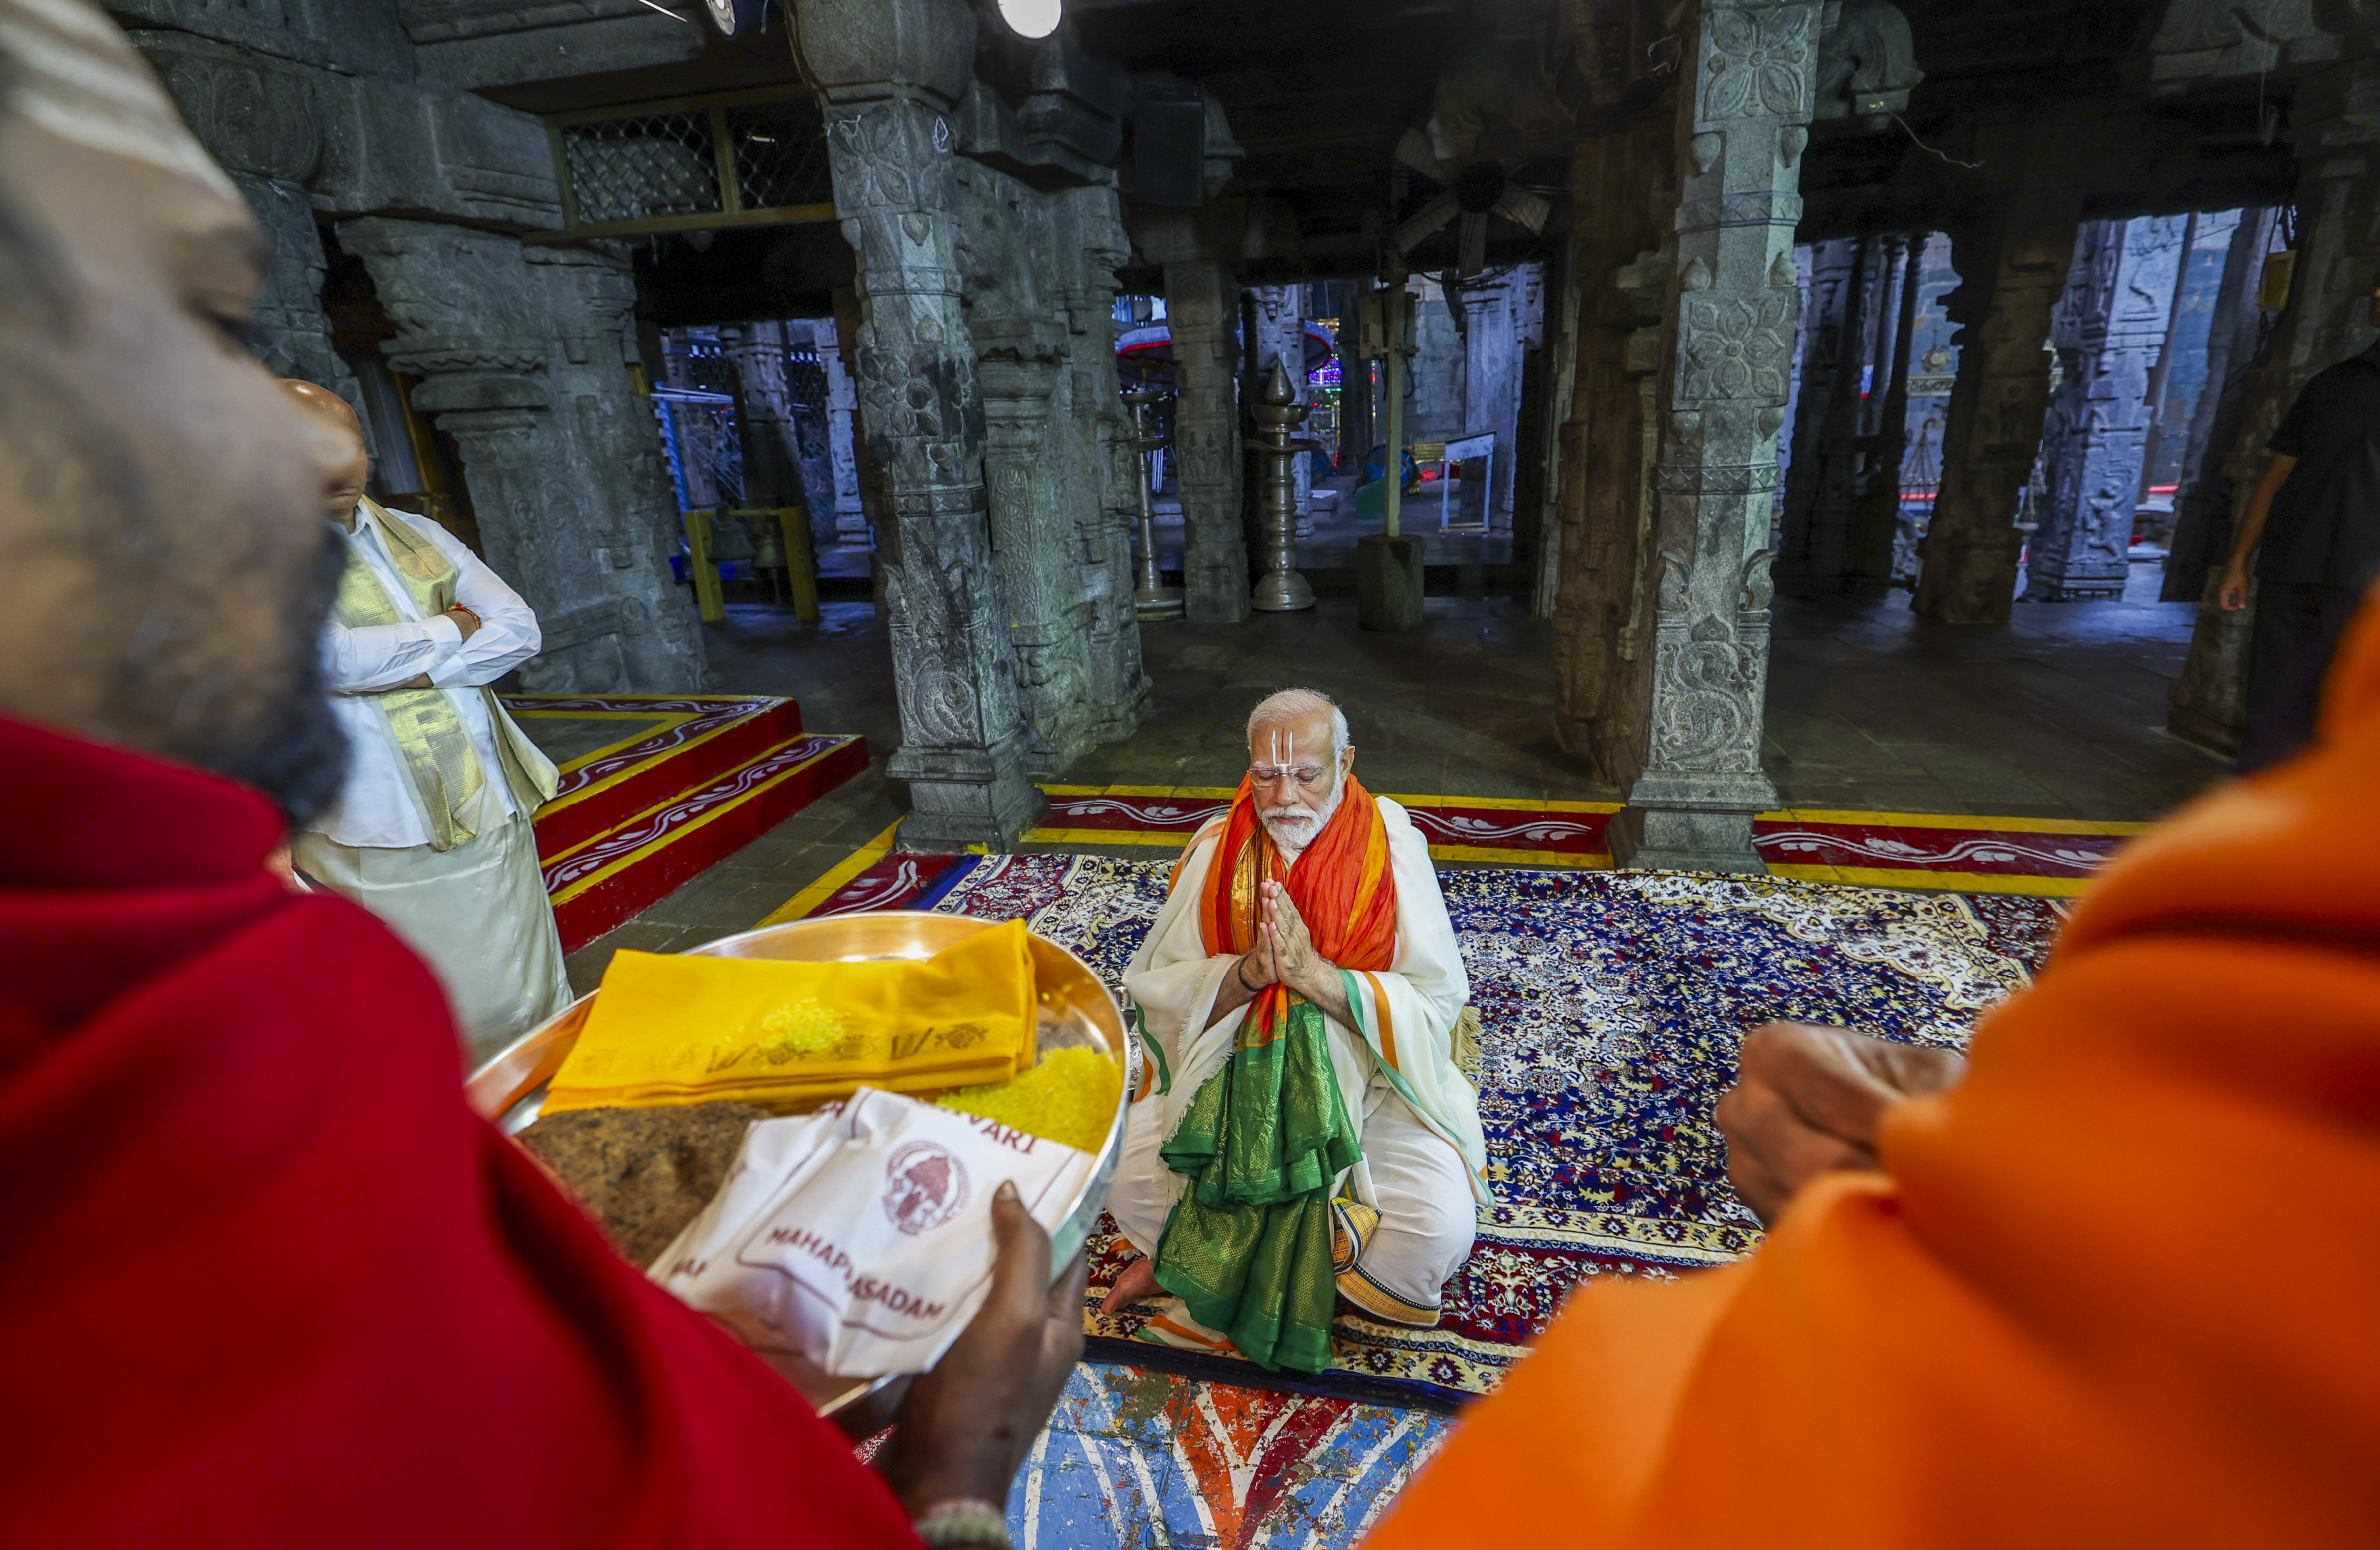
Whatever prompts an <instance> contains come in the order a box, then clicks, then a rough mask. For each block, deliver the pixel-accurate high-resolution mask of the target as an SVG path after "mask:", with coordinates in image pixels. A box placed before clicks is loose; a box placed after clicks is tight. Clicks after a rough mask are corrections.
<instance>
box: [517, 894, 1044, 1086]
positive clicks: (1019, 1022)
mask: <svg viewBox="0 0 2380 1550" xmlns="http://www.w3.org/2000/svg"><path fill="white" fill-rule="evenodd" d="M1033 1018H1034V983H1033V960H1032V955H1031V951H1030V949H1029V948H1028V946H1027V944H1026V932H1025V923H1024V922H1023V921H1021V920H1013V921H1010V922H1008V923H1007V924H1006V925H1003V926H989V927H986V928H985V929H984V930H981V931H978V932H977V933H976V934H975V935H974V936H972V937H969V938H966V939H965V941H962V942H960V943H958V944H957V945H955V946H953V947H949V948H945V949H943V950H942V951H941V952H938V953H936V954H935V955H934V956H933V957H931V958H929V959H926V960H924V961H922V962H920V961H917V960H915V959H899V960H884V961H878V962H869V963H790V962H786V961H783V960H778V959H765V958H705V957H693V956H678V955H675V954H662V953H651V952H626V951H624V952H619V953H616V954H614V955H613V959H612V963H611V966H610V967H609V968H607V969H605V970H604V972H603V988H602V991H601V994H599V995H598V996H597V997H596V998H595V1004H594V1006H593V1007H592V1008H591V1009H589V1012H588V1014H587V1026H586V1027H585V1028H584V1029H583V1030H581V1031H580V1033H579V1035H578V1043H577V1046H576V1047H574V1048H573V1049H572V1050H571V1052H570V1055H569V1057H568V1058H567V1059H565V1060H564V1061H563V1062H562V1069H561V1070H560V1071H558V1072H555V1073H554V1076H553V1086H552V1088H551V1089H550V1090H549V1092H548V1094H547V1096H546V1100H545V1107H544V1112H546V1113H548V1114H556V1113H560V1112H562V1111H564V1110H565V1109H571V1108H607V1107H608V1108H659V1107H662V1106H666V1105H670V1104H685V1103H718V1102H727V1101H733V1102H737V1103H749V1104H756V1105H759V1107H761V1108H775V1109H791V1108H800V1107H802V1106H803V1105H805V1104H809V1103H815V1102H820V1101H823V1100H825V1099H827V1098H833V1097H843V1096H847V1095H849V1094H850V1093H852V1092H853V1091H855V1090H856V1089H857V1088H858V1087H860V1086H861V1085H863V1084H864V1085H867V1086H870V1087H882V1088H885V1089H887V1090H889V1091H892V1092H896V1093H911V1092H918V1091H921V1090H927V1089H933V1088H941V1087H957V1086H964V1085H969V1084H977V1083H986V1082H1004V1081H1006V1080H1007V1079H1008V1078H1010V1077H1012V1076H1014V1075H1015V1074H1016V1072H1017V1071H1018V1070H1019V1069H1020V1068H1021V1067H1026V1066H1030V1065H1031V1064H1032V1063H1033V1057H1034V1044H1033V1026H1034V1024H1033Z"/></svg>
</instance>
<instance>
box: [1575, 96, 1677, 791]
mask: <svg viewBox="0 0 2380 1550" xmlns="http://www.w3.org/2000/svg"><path fill="white" fill-rule="evenodd" d="M1632 52H1633V51H1632ZM1630 62H1632V61H1631V58H1630V56H1629V54H1623V55H1622V60H1621V63H1622V64H1623V65H1624V64H1627V63H1630ZM1623 79H1624V78H1623ZM1675 134H1676V130H1675V127H1674V125H1673V124H1670V123H1666V122H1663V121H1662V120H1660V119H1659V118H1657V117H1654V116H1651V115H1647V116H1646V117H1645V118H1643V119H1641V120H1638V121H1637V122H1636V123H1635V124H1634V125H1633V126H1632V127H1629V128H1627V129H1625V130H1622V131H1621V132H1618V133H1614V134H1607V135H1597V136H1592V137H1589V138H1588V139H1584V140H1582V141H1581V142H1580V143H1579V146H1578V149H1577V150H1576V151H1574V152H1573V154H1572V158H1571V188H1572V194H1573V204H1574V205H1575V207H1576V208H1578V209H1580V210H1592V211H1595V212H1597V219H1595V220H1593V221H1588V222H1582V223H1580V224H1579V227H1578V236H1577V243H1578V250H1577V253H1576V255H1575V256H1574V258H1573V260H1572V265H1571V273H1572V283H1573V291H1574V296H1575V305H1576V307H1577V309H1578V321H1577V324H1576V333H1577V346H1576V354H1577V363H1576V366H1575V368H1574V369H1573V376H1572V381H1573V387H1572V392H1571V412H1570V418H1568V419H1567V420H1565V421H1564V422H1563V424H1562V427H1561V430H1560V437H1561V444H1562V452H1561V464H1560V484H1559V486H1558V488H1557V490H1556V492H1555V512H1556V515H1557V518H1558V520H1559V522H1560V534H1559V538H1558V540H1557V541H1558V542H1559V544H1560V550H1561V562H1560V572H1559V581H1558V582H1557V585H1556V590H1555V595H1554V606H1553V611H1552V618H1553V627H1554V642H1555V644H1554V679H1555V700H1554V735H1555V737H1556V739H1557V740H1558V741H1559V742H1560V744H1561V746H1562V748H1563V749H1564V751H1566V752H1568V753H1569V754H1571V755H1572V756H1573V757H1576V758H1579V759H1581V760H1583V761H1584V762H1585V764H1586V766H1587V768H1588V769H1590V770H1591V771H1592V772H1593V773H1594V775H1595V778H1596V779H1597V781H1602V782H1603V783H1604V784H1606V785H1610V786H1616V787H1621V788H1623V789H1624V788H1625V787H1626V785H1627V783H1628V782H1629V781H1631V780H1633V779H1634V778H1635V774H1636V770H1637V769H1638V767H1639V761H1640V760H1641V759H1642V757H1643V755H1642V752H1641V750H1642V749H1643V746H1644V735H1643V731H1642V726H1643V717H1644V706H1645V696H1646V694H1647V693H1648V691H1649V688H1650V684H1651V672H1652V665H1653V658H1652V652H1651V651H1650V650H1649V649H1648V647H1649V645H1650V636H1651V628H1652V617H1651V616H1652V608H1653V597H1652V583H1651V579H1650V578H1651V564H1652V556H1653V552H1654V546H1653V518H1654V505H1653V462H1654V454H1655V451H1656V445H1657V442H1658V435H1659V432H1658V422H1657V420H1656V418H1655V400H1656V398H1657V396H1658V383H1657V375H1658V371H1659V369H1660V362H1661V332H1662V319H1663V316H1664V314H1665V313H1666V312H1667V311H1668V309H1669V287H1670V274H1671V272H1672V271H1674V270H1675V269H1676V267H1677V262H1676V260H1677V236H1676V233H1675V231H1674V230H1673V229H1672V227H1671V226H1670V222H1669V220H1668V218H1667V217H1668V216H1669V214H1670V212H1672V211H1674V210H1675V209H1676V206H1677V188H1676V184H1675V182H1674V178H1675V176H1676V172H1675V167H1676V162H1677V158H1676V154H1675V151H1674V146H1673V141H1674V139H1675Z"/></svg>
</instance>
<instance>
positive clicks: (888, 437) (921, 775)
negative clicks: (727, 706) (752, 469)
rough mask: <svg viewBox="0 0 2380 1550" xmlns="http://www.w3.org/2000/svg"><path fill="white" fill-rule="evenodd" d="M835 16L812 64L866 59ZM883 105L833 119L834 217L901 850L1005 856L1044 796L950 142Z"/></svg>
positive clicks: (935, 125)
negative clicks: (999, 538)
mask: <svg viewBox="0 0 2380 1550" xmlns="http://www.w3.org/2000/svg"><path fill="white" fill-rule="evenodd" d="M908 9H909V7H896V8H895V10H896V17H895V18H893V19H903V18H905V17H906V13H907V11H908ZM835 14H836V15H837V16H838V17H841V18H842V21H841V22H840V23H838V24H837V25H843V24H846V23H847V25H848V28H849V30H850V31H851V33H852V34H853V35H852V36H851V37H844V36H843V35H842V33H840V32H839V31H837V30H835V28H834V27H829V28H827V29H824V30H820V31H817V32H813V33H812V34H810V35H808V36H807V37H806V38H805V47H806V48H811V47H814V46H818V45H821V44H832V45H835V46H838V47H842V46H849V47H853V48H856V47H858V46H859V45H858V42H856V39H857V38H858V36H859V35H860V32H861V27H862V22H861V20H860V19H859V18H856V17H852V16H844V15H843V13H835ZM803 19H804V25H805V26H806V27H807V26H809V24H810V19H811V18H810V7H807V6H806V7H804V18H803ZM886 90H887V94H885V95H871V96H870V97H869V98H867V99H863V100H860V101H845V102H835V101H830V102H829V103H827V105H826V127H827V147H828V155H829V160H830V163H831V166H832V173H833V178H834V200H835V208H836V210H837V212H839V213H840V214H841V216H842V218H843V230H844V239H845V240H846V241H848V242H849V243H850V244H851V247H852V250H853V252H854V253H855V254H856V256H857V259H858V302H859V309H860V314H861V317H860V322H859V326H858V334H857V338H856V341H855V348H854V351H853V355H854V364H855V366H856V371H855V376H856V380H857V387H858V396H859V418H860V426H861V430H863V432H864V433H865V435H866V436H867V439H868V447H869V451H870V453H871V454H872V455H873V457H874V459H875V461H876V463H877V464H878V466H880V468H881V469H882V471H883V477H884V482H885V485H886V487H887V495H888V503H889V505H890V507H891V512H892V523H893V525H894V527H897V529H898V542H897V545H894V546H887V545H882V544H881V543H880V546H879V555H878V559H879V563H880V565H881V566H882V567H883V572H884V575H883V583H884V598H885V603H886V608H887V611H888V613H889V616H890V617H889V627H890V632H891V635H892V666H893V677H894V683H895V685H896V688H897V691H898V694H899V697H900V702H901V728H902V745H901V748H900V751H899V752H898V753H896V754H894V755H893V757H892V760H891V761H890V762H889V764H888V765H887V767H886V768H887V772H888V773H890V774H891V775H892V777H893V778H894V779H896V780H902V781H908V782H909V785H910V794H911V797H912V799H913V801H914V803H915V808H914V810H913V811H912V812H911V814H910V816H909V817H908V818H907V820H905V822H904V823H903V825H902V831H901V839H902V843H903V844H905V845H906V846H909V847H912V848H916V849H920V850H935V849H944V850H947V849H955V848H960V847H963V846H965V845H970V844H989V845H994V846H998V847H1002V848H1005V847H1008V846H1011V845H1014V843H1015V842H1017V840H1018V839H1019V838H1020V837H1021V836H1022V835H1023V833H1024V831H1025V830H1026V829H1028V828H1030V827H1031V826H1032V824H1033V821H1034V819H1035V818H1036V817H1038V814H1039V812H1040V809H1041V806H1042V797H1041V794H1040V793H1039V792H1038V791H1037V790H1036V789H1035V788H1034V786H1033V784H1032V781H1030V779H1029V778H1028V777H1027V774H1026V762H1027V759H1028V757H1029V749H1030V744H1031V736H1030V732H1029V729H1028V727H1027V725H1026V719H1025V714H1024V707H1023V704H1022V702H1021V700H1020V698H1019V696H1018V692H1017V667H1016V656H1015V652H1014V648H1012V647H1011V645H1010V643H1009V638H1008V623H1009V621H1008V611H1007V607H1006V602H1005V599H1003V597H1002V588H1001V576H1000V573H999V569H998V567H997V565H996V564H995V563H994V561H993V557H992V553H991V543H990V526H989V520H988V515H987V501H986V495H985V490H984V485H983V452H984V436H985V431H984V408H983V398H982V394H981V388H980V383H979V381H978V379H977V363H976V353H975V345H974V342H973V340H972V338H971V337H970V335H969V333H968V332H967V324H966V319H965V314H964V311H963V309H962V306H961V289H962V260H961V256H960V254H959V252H958V250H957V249H958V231H957V223H956V221H955V220H954V218H953V204H954V202H955V194H956V176H955V167H954V164H953V155H952V151H951V143H952V142H951V129H950V126H949V123H948V121H947V120H946V119H945V118H944V117H943V115H942V114H941V111H939V110H938V109H937V108H936V107H935V106H934V105H932V104H931V103H929V102H927V101H924V100H921V99H920V98H918V97H917V96H916V95H913V94H911V93H909V92H907V91H903V92H902V94H900V95H892V94H890V91H891V90H892V89H889V88H888V89H886ZM887 548H891V549H892V550H893V552H892V554H890V555H888V554H886V553H885V552H884V550H886V549H887Z"/></svg>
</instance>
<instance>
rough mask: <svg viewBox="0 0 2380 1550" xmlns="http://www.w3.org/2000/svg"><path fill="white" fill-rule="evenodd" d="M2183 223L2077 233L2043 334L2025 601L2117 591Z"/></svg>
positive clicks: (2117, 225) (2124, 224)
mask: <svg viewBox="0 0 2380 1550" xmlns="http://www.w3.org/2000/svg"><path fill="white" fill-rule="evenodd" d="M2182 228H2183V218H2182V217H2181V216H2179V215H2174V216H2163V215H2149V216H2142V217H2140V218H2138V219H2135V220H2131V221H2094V222H2092V223H2091V224H2089V225H2088V226H2087V227H2085V228H2084V232H2083V244H2082V248H2081V250H2080V251H2079V252H2078V253H2077V254H2076V257H2075V260H2074V274H2073V277H2072V278H2071V279H2070V282H2069V284H2068V287H2067V294H2066V297H2065V299H2064V301H2063V302H2062V303H2061V305H2060V309H2059V312H2058V316H2057V317H2056V318H2055V319H2053V321H2052V327H2051V343H2052V344H2054V345H2056V346H2057V348H2058V359H2059V361H2060V362H2061V363H2062V364H2063V366H2064V368H2065V369H2064V372H2063V374H2062V380H2061V381H2060V382H2059V384H2058V390H2057V392H2056V394H2054V395H2053V398H2052V401H2051V404H2050V410H2049V421H2048V426H2047V429H2046V432H2045V435H2044V437H2043V441H2042V449H2041V461H2042V471H2043V479H2044V482H2045V483H2046V485H2047V486H2048V491H2047V493H2048V497H2049V498H2048V501H2047V502H2046V504H2045V506H2044V508H2043V516H2042V520H2041V528H2040V531H2038V532H2036V533H2035V534H2034V537H2033V542H2032V544H2031V545H2030V546H2029V551H2028V552H2029V555H2030V559H2029V561H2028V563H2027V564H2026V567H2025V596H2026V597H2027V598H2028V599H2031V600H2033V601H2035V602H2065V601H2069V600H2071V599H2078V598H2119V597H2121V596H2123V591H2124V579H2125V576H2126V575H2127V574H2128V567H2129V564H2130V562H2129V561H2128V560H2127V558H2126V553H2127V551H2129V550H2130V548H2131V539H2132V519H2133V514H2134V510H2135V508H2136V507H2137V506H2138V504H2139V502H2140V487H2141V457H2142V454H2143V443H2144V442H2145V441H2146V439H2147V436H2148V427H2149V406H2148V403H2147V396H2148V384H2149V372H2150V370H2151V369H2152V368H2153V367H2154V366H2155V363H2156V353H2157V349H2158V347H2159V346H2160V345H2162V344H2163V343H2164V340H2165V332H2166V318H2167V309H2168V303H2169V302H2170V300H2171V298H2172V296H2173V287H2174V285H2177V284H2178V283H2179V282H2180V272H2181V269H2180V266H2181V259H2182V251H2181V238H2182Z"/></svg>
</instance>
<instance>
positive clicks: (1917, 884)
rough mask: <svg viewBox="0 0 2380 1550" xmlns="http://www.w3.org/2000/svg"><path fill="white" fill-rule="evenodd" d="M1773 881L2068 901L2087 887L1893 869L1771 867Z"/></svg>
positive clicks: (2077, 881) (2071, 881)
mask: <svg viewBox="0 0 2380 1550" xmlns="http://www.w3.org/2000/svg"><path fill="white" fill-rule="evenodd" d="M1768 875H1769V876H1770V877H1772V878H1793V879H1794V880H1795V881H1797V882H1805V883H1842V884H1846V885H1848V886H1850V887H1852V888H1912V889H1933V890H1939V891H1942V892H1949V893H2015V894H2022V895H2024V896H2025V897H2027V898H2033V899H2071V898H2074V897H2075V896H2077V895H2078V894H2080V893H2081V892H2082V891H2083V890H2084V889H2086V888H2088V887H2089V886H2090V879H2089V878H2025V877H2012V876H2009V875H2006V874H2002V873H1994V872H1921V871H1918V870H1916V869H1914V868H1913V867H1896V866H1771V867H1770V868H1768Z"/></svg>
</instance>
